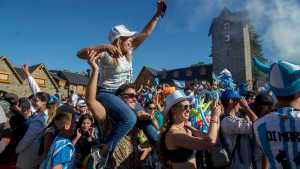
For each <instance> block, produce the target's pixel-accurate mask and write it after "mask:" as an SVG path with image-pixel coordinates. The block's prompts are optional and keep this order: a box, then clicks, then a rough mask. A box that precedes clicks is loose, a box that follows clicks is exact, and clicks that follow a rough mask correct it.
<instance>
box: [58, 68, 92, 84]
mask: <svg viewBox="0 0 300 169" xmlns="http://www.w3.org/2000/svg"><path fill="white" fill-rule="evenodd" d="M57 75H58V76H59V77H60V78H63V79H65V80H66V81H67V82H68V83H70V84H75V85H84V86H86V85H87V84H88V82H89V77H88V76H84V75H81V74H78V73H72V72H67V71H59V72H58V74H57Z"/></svg>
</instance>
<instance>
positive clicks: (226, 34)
mask: <svg viewBox="0 0 300 169" xmlns="http://www.w3.org/2000/svg"><path fill="white" fill-rule="evenodd" d="M224 41H225V42H230V23H229V22H225V23H224Z"/></svg>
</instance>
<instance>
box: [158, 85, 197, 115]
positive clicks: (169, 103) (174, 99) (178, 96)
mask: <svg viewBox="0 0 300 169" xmlns="http://www.w3.org/2000/svg"><path fill="white" fill-rule="evenodd" d="M183 100H188V101H192V100H193V97H191V96H186V95H185V94H184V92H183V91H181V90H176V91H175V92H173V93H172V94H170V95H169V96H167V97H166V108H165V110H164V114H165V115H166V114H167V113H168V112H169V111H170V109H171V108H172V107H173V106H174V105H175V104H176V103H179V102H181V101H183Z"/></svg>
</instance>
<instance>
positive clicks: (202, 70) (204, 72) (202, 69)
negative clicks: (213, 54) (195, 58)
mask: <svg viewBox="0 0 300 169" xmlns="http://www.w3.org/2000/svg"><path fill="white" fill-rule="evenodd" d="M199 73H200V75H206V73H207V71H206V69H205V68H204V67H202V68H201V69H200V71H199Z"/></svg>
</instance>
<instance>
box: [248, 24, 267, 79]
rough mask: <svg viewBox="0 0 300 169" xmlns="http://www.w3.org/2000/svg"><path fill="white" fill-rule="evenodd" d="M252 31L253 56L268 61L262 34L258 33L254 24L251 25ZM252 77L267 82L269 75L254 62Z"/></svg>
mask: <svg viewBox="0 0 300 169" xmlns="http://www.w3.org/2000/svg"><path fill="white" fill-rule="evenodd" d="M249 33H250V46H251V57H256V58H258V59H259V60H260V61H261V62H263V63H267V62H268V59H267V58H266V57H265V56H264V55H263V53H262V45H261V43H262V42H261V39H260V36H259V35H258V34H257V33H256V31H255V29H254V27H253V25H250V26H249ZM252 77H253V80H256V81H258V82H259V83H265V82H266V79H267V75H266V74H264V73H262V72H261V71H259V70H258V69H257V68H256V67H255V66H254V65H253V63H252Z"/></svg>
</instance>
